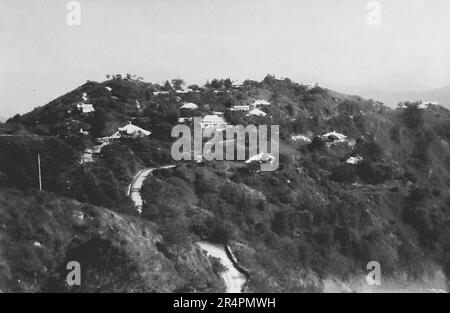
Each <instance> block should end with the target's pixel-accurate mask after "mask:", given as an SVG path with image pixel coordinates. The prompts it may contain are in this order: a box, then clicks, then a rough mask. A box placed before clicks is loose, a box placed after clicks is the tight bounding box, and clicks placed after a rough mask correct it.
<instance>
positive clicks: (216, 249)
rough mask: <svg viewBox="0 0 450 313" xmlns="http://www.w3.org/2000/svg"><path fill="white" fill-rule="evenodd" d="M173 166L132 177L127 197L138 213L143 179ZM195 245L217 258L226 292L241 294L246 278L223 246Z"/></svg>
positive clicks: (140, 206) (153, 169) (205, 242)
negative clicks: (220, 265)
mask: <svg viewBox="0 0 450 313" xmlns="http://www.w3.org/2000/svg"><path fill="white" fill-rule="evenodd" d="M174 167H175V165H166V166H161V167H157V168H146V169H143V170H140V171H139V172H137V173H136V175H134V177H133V180H132V181H131V183H130V185H129V186H128V190H127V196H129V197H130V198H131V200H133V202H134V204H135V205H136V208H137V210H138V212H139V214H140V213H142V206H143V201H142V197H141V188H142V185H143V183H144V181H145V179H146V178H147V177H148V176H149V175H151V173H152V172H153V171H155V170H162V169H168V168H174ZM197 245H198V246H199V247H200V248H201V249H202V250H203V251H205V252H206V254H207V255H210V256H213V257H215V258H218V259H219V260H220V262H221V263H222V265H223V266H224V267H225V268H226V270H225V271H223V272H222V273H221V274H220V276H221V277H222V279H223V280H224V282H225V286H226V292H228V293H239V292H242V288H243V286H244V284H245V283H246V281H247V278H246V277H245V276H244V274H242V273H241V272H240V271H238V269H237V268H236V267H235V266H234V264H233V262H232V261H231V259H230V258H229V257H228V255H227V253H226V252H225V246H223V245H219V244H213V243H210V242H207V241H199V242H197Z"/></svg>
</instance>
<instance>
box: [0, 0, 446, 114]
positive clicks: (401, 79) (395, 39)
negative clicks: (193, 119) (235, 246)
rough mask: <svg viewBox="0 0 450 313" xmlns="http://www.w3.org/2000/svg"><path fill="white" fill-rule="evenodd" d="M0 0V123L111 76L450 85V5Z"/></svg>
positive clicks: (334, 0) (400, 0)
mask: <svg viewBox="0 0 450 313" xmlns="http://www.w3.org/2000/svg"><path fill="white" fill-rule="evenodd" d="M69 2H70V1H65V0H21V1H17V0H0V73H1V78H0V117H9V116H12V115H14V114H16V113H25V112H27V111H30V110H31V109H33V108H34V107H36V106H40V105H44V104H46V103H47V102H49V101H50V100H52V99H54V98H56V97H58V96H60V95H62V94H64V93H66V92H68V91H70V90H72V89H74V88H76V87H78V86H79V85H81V84H83V83H84V82H86V80H96V81H103V80H105V79H106V77H105V75H106V74H109V73H130V74H136V75H139V76H143V77H144V79H145V81H149V82H162V81H165V80H167V79H172V78H178V77H179V78H182V79H184V80H185V81H187V82H188V83H204V82H205V81H206V80H208V79H212V78H215V77H217V78H228V77H229V78H232V79H239V80H243V79H247V78H250V79H257V80H261V79H262V78H263V77H264V76H265V75H266V74H274V75H276V76H277V77H289V78H291V79H292V80H294V81H297V82H300V83H302V82H305V83H306V82H307V83H315V82H318V83H319V84H320V85H321V86H324V87H329V88H333V89H337V90H346V91H348V90H352V89H354V90H356V89H382V90H385V91H390V90H419V89H428V88H438V87H443V86H446V85H449V84H450V53H449V52H450V19H449V18H448V17H449V16H450V1H448V0H432V1H431V0H384V1H383V0H380V1H378V3H379V5H380V17H381V18H380V25H370V24H369V23H368V22H367V16H368V14H372V13H373V12H374V11H373V9H372V8H369V9H368V8H367V5H368V3H369V2H370V1H366V0H145V1H144V0H127V1H123V0H79V1H78V2H79V4H80V8H81V11H80V17H81V19H80V22H81V23H80V25H79V26H69V25H68V24H67V15H68V14H69V13H70V10H68V9H67V7H66V6H67V4H68V3H69Z"/></svg>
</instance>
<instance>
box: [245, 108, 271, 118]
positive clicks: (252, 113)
mask: <svg viewBox="0 0 450 313" xmlns="http://www.w3.org/2000/svg"><path fill="white" fill-rule="evenodd" d="M250 115H254V116H261V117H264V116H266V115H267V113H265V112H263V111H261V110H260V109H253V110H250V111H249V112H248V113H247V116H250Z"/></svg>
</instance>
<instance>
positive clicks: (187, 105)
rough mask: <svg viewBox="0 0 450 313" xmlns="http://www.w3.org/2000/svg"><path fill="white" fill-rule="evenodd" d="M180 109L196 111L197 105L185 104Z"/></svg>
mask: <svg viewBox="0 0 450 313" xmlns="http://www.w3.org/2000/svg"><path fill="white" fill-rule="evenodd" d="M180 109H188V110H196V109H198V105H196V104H195V103H192V102H185V103H183V105H182V106H181V107H180Z"/></svg>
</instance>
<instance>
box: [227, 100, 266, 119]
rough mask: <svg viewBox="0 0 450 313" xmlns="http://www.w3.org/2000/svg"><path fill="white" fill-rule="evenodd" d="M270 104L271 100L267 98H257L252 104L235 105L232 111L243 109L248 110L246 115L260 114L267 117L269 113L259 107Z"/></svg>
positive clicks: (243, 110)
mask: <svg viewBox="0 0 450 313" xmlns="http://www.w3.org/2000/svg"><path fill="white" fill-rule="evenodd" d="M267 105H270V102H269V101H267V100H255V101H254V102H253V103H252V104H250V105H235V106H233V107H232V108H231V111H241V112H247V114H246V116H251V115H254V116H260V117H265V116H266V115H267V113H266V112H264V111H262V110H261V109H259V107H263V106H267Z"/></svg>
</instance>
